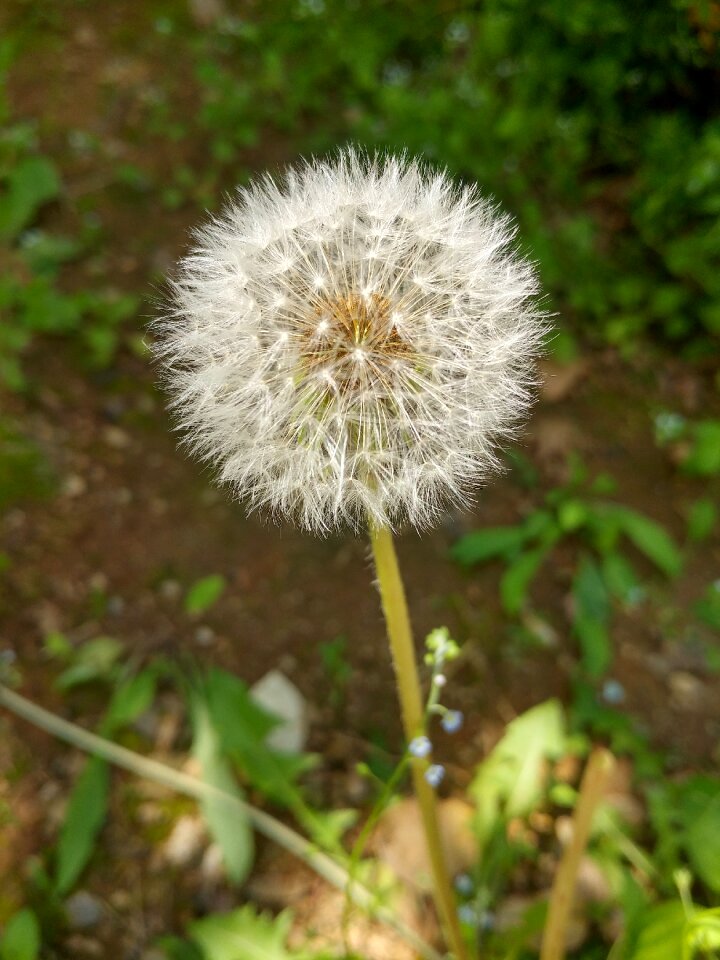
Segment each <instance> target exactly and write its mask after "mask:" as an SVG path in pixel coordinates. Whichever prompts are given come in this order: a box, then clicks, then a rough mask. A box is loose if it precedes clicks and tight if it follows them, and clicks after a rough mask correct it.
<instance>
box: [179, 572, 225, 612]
mask: <svg viewBox="0 0 720 960" xmlns="http://www.w3.org/2000/svg"><path fill="white" fill-rule="evenodd" d="M224 589H225V577H221V576H220V574H217V573H215V574H211V575H210V576H209V577H203V578H202V580H198V581H196V582H195V583H194V584H193V585H192V586H191V587H190V589H189V590H188V592H187V596H186V597H185V612H186V613H189V614H200V613H205V612H206V611H207V610H209V609H210V607H212V606H213V605H214V604H215V603H217V601H218V600H219V599H220V596H221V595H222V592H223V590H224Z"/></svg>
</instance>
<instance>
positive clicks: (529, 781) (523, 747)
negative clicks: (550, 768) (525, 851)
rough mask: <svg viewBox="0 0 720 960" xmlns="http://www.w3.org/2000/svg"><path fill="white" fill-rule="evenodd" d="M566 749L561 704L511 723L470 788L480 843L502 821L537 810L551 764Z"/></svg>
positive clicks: (547, 704)
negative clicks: (547, 770) (547, 763)
mask: <svg viewBox="0 0 720 960" xmlns="http://www.w3.org/2000/svg"><path fill="white" fill-rule="evenodd" d="M564 746H565V725H564V720H563V713H562V708H561V706H560V704H559V702H558V701H557V700H548V701H546V702H545V703H541V704H539V705H538V706H537V707H533V708H532V709H531V710H528V711H527V712H526V713H523V714H522V715H521V716H519V717H517V718H516V719H515V720H513V721H511V723H510V724H508V726H507V729H506V731H505V735H504V736H503V738H502V739H501V740H500V742H499V743H498V744H497V746H496V747H495V749H494V750H493V751H492V753H491V754H490V756H489V757H487V758H486V759H485V760H484V761H483V762H482V763H481V764H480V766H479V767H478V768H477V770H476V773H475V777H474V778H473V781H472V783H471V785H470V795H471V796H472V798H473V800H474V802H475V806H476V810H477V816H476V825H477V829H478V834H479V838H480V842H481V844H484V843H486V842H487V840H488V839H489V837H490V836H491V834H492V833H493V831H494V829H495V828H496V826H497V824H498V823H499V822H506V821H507V820H509V819H511V818H512V817H517V816H524V815H525V814H527V813H529V812H530V811H531V810H532V809H533V808H534V806H535V804H536V803H537V801H538V800H539V798H540V796H541V795H542V788H543V782H544V775H545V764H546V760H547V759H548V758H549V757H556V756H559V755H560V754H561V753H562V751H563V749H564Z"/></svg>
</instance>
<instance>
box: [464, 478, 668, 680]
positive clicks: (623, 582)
mask: <svg viewBox="0 0 720 960" xmlns="http://www.w3.org/2000/svg"><path fill="white" fill-rule="evenodd" d="M611 487H612V481H611V480H610V478H608V477H603V476H601V477H598V478H596V480H595V481H594V482H592V483H590V484H588V483H587V482H586V475H585V471H584V468H583V467H582V466H581V465H580V464H579V463H576V464H575V470H574V476H573V478H572V479H571V480H570V482H569V483H568V484H567V485H566V486H564V487H558V488H556V489H553V490H551V491H550V492H549V493H548V494H547V495H546V496H545V500H544V504H543V505H542V506H539V507H537V508H536V509H535V510H533V511H532V512H531V513H529V514H528V515H527V517H526V518H525V519H524V520H523V521H521V522H520V523H518V524H517V525H515V526H507V527H490V528H488V529H485V530H475V531H472V532H470V533H467V534H465V535H464V536H463V537H461V538H460V539H459V540H458V541H457V543H456V544H455V545H454V546H453V548H452V550H451V555H452V557H453V558H454V559H455V560H456V561H457V562H458V563H460V564H462V565H463V566H466V567H471V566H474V565H475V564H477V563H481V562H485V561H489V560H493V559H499V560H501V561H502V562H503V563H504V566H505V569H504V571H503V574H502V577H501V580H500V599H501V601H502V605H503V609H504V610H505V612H506V613H507V614H508V615H509V616H510V617H517V616H520V615H523V614H525V613H526V612H527V611H528V608H529V607H530V602H531V601H530V592H531V587H532V583H533V581H534V579H535V577H536V576H537V575H538V574H539V573H540V571H541V570H542V569H543V567H544V565H545V563H546V562H548V561H549V559H550V558H551V557H552V554H553V551H554V550H555V549H556V548H557V547H558V545H559V544H561V543H563V544H564V543H567V542H568V541H570V542H571V543H573V544H574V545H577V547H579V552H578V558H577V566H576V569H575V574H574V576H573V580H572V585H571V596H572V600H573V617H572V627H573V633H574V635H575V636H576V637H577V639H578V641H579V644H580V653H581V662H582V665H583V668H584V670H585V672H586V673H587V675H588V676H590V677H592V678H595V679H597V678H599V677H601V676H602V675H603V674H604V673H605V672H606V671H607V670H608V668H609V667H610V664H611V661H612V647H611V641H610V627H611V621H612V606H613V601H615V602H617V603H620V604H622V605H624V606H626V607H632V606H633V605H634V604H636V603H637V602H638V600H639V599H640V597H641V596H642V588H641V585H640V582H639V579H638V576H637V574H636V572H635V569H634V566H633V564H632V562H631V560H630V558H629V556H627V555H626V554H625V552H624V548H625V549H626V547H627V546H628V545H631V546H632V547H633V548H634V549H635V551H636V552H638V553H639V554H641V555H643V556H644V557H645V558H646V559H647V560H649V561H650V562H651V563H652V564H653V565H654V566H655V567H656V568H657V569H658V570H659V571H660V572H661V573H663V574H664V575H665V576H667V577H676V576H677V575H678V574H679V573H680V571H681V569H682V564H683V557H682V554H681V552H680V550H679V548H678V547H677V546H676V544H675V542H674V541H673V539H672V538H671V537H670V535H669V534H668V533H667V532H666V531H665V530H664V528H663V527H662V526H660V525H659V524H658V523H656V522H655V521H654V520H651V519H650V518H649V517H646V516H645V515H644V514H641V513H638V512H637V511H636V510H632V509H630V508H629V507H627V506H624V505H623V504H620V503H615V502H612V501H609V500H605V499H603V498H601V497H600V496H598V494H604V493H606V492H608V491H609V489H611Z"/></svg>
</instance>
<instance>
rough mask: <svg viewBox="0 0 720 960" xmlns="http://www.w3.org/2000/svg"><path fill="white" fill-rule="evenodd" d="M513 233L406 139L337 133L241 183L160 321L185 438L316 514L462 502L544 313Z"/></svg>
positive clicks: (253, 502) (512, 410)
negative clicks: (339, 142) (348, 141)
mask: <svg viewBox="0 0 720 960" xmlns="http://www.w3.org/2000/svg"><path fill="white" fill-rule="evenodd" d="M513 243H514V227H513V225H512V222H511V221H510V219H509V218H508V217H506V216H504V215H502V214H500V213H499V212H498V211H497V209H496V208H495V207H494V205H493V204H492V203H490V202H489V201H487V200H485V199H483V198H482V197H481V196H480V194H479V193H478V191H477V190H476V189H475V188H474V187H462V186H457V185H455V184H454V183H453V182H452V180H451V179H450V178H449V177H448V176H447V174H446V173H444V172H437V171H433V170H430V169H428V168H426V167H424V166H423V165H422V164H420V163H417V162H414V161H410V160H407V159H406V158H404V157H393V156H380V155H378V156H375V157H371V156H368V155H365V154H364V153H362V152H360V151H358V150H355V149H347V150H344V151H342V152H340V153H339V154H337V155H336V156H335V157H334V158H332V159H330V160H313V161H310V162H308V163H305V164H303V165H300V166H297V167H295V168H292V169H290V170H289V171H288V172H287V173H286V175H285V177H284V179H282V180H278V181H276V180H273V179H271V178H270V177H265V178H264V179H262V180H259V181H258V182H256V183H255V184H254V185H252V186H250V187H247V188H242V189H240V190H238V192H237V195H236V197H235V199H234V200H233V201H232V202H231V203H230V204H229V206H228V207H226V209H225V210H224V211H223V212H222V213H221V214H220V215H219V216H218V217H216V218H214V219H212V220H211V221H210V222H209V223H207V224H206V225H205V226H204V227H202V228H201V229H200V230H199V231H198V232H197V234H196V242H195V246H194V248H193V249H192V250H191V252H190V253H189V254H188V256H186V257H185V258H184V260H182V261H181V264H180V267H179V271H178V274H177V277H176V279H175V280H174V281H173V284H172V293H173V299H172V305H171V307H170V309H169V310H168V311H167V314H166V315H165V316H164V317H163V318H161V319H160V320H159V321H157V322H156V324H155V331H156V334H157V340H156V348H155V349H156V354H157V355H158V357H159V359H160V360H161V363H162V365H163V370H164V379H165V382H166V385H167V387H168V390H169V392H170V394H171V398H172V406H173V408H174V411H175V414H176V416H177V420H178V424H179V427H180V428H181V429H182V430H183V431H185V436H186V438H187V442H188V443H189V445H190V446H191V447H192V448H193V449H194V451H195V452H196V453H197V454H198V455H199V456H200V457H201V458H203V459H205V460H207V461H208V462H211V463H213V464H214V465H215V466H216V467H217V468H218V475H219V479H220V480H221V481H222V482H224V483H226V484H228V485H229V486H230V487H231V488H232V490H233V492H234V493H235V494H236V495H237V496H238V497H239V498H244V499H245V500H246V501H247V502H248V503H249V505H250V506H251V507H252V508H268V509H269V510H270V511H271V512H272V513H274V514H276V515H278V516H287V517H290V518H292V519H294V520H296V521H298V522H299V523H300V524H302V525H303V526H305V527H306V528H308V529H311V530H313V531H315V532H327V531H329V530H331V529H333V528H335V527H338V526H341V525H344V524H348V523H349V524H351V525H353V526H358V525H360V524H362V523H364V522H365V521H366V520H367V519H368V518H369V519H370V520H371V521H372V522H373V523H375V524H377V525H388V526H393V527H394V526H397V525H399V524H401V523H403V522H410V523H411V524H413V525H414V526H416V527H418V528H423V527H427V526H429V525H431V524H432V523H433V522H434V521H435V520H436V519H437V518H438V516H439V514H440V513H441V512H442V510H443V509H444V508H445V507H446V506H447V505H449V504H457V505H466V504H468V503H469V502H470V501H471V499H472V496H473V491H474V490H475V489H476V488H477V486H478V485H479V484H481V483H482V482H484V481H485V480H486V479H487V478H488V477H489V475H491V474H492V473H493V472H494V471H495V470H497V468H498V457H497V453H496V450H497V445H498V444H499V443H500V442H502V441H503V440H505V439H507V438H508V437H510V436H512V435H513V433H514V431H515V430H516V428H517V426H518V423H519V422H520V420H521V418H522V416H523V414H524V413H525V411H526V410H527V407H528V405H529V404H530V402H531V401H532V398H533V383H534V368H535V359H536V357H537V355H538V353H539V350H540V346H541V341H542V337H543V334H544V332H545V330H546V327H547V322H546V318H545V316H544V314H543V313H542V311H541V310H539V308H538V306H537V303H536V293H537V281H536V276H535V272H534V270H533V268H532V266H531V265H530V264H529V263H528V262H527V261H525V260H523V259H522V258H521V257H519V256H518V255H517V253H516V252H515V250H514V247H513Z"/></svg>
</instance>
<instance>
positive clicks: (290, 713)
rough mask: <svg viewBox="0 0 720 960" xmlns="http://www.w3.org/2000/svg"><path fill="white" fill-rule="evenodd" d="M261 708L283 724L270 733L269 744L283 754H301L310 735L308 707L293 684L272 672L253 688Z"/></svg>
mask: <svg viewBox="0 0 720 960" xmlns="http://www.w3.org/2000/svg"><path fill="white" fill-rule="evenodd" d="M250 696H251V697H252V698H253V700H254V701H255V703H257V704H258V706H260V707H262V708H263V710H267V712H268V713H272V714H273V715H274V716H276V717H278V718H279V719H280V720H281V721H282V722H281V723H280V724H278V726H277V727H275V728H274V729H273V730H271V731H270V733H269V734H268V737H267V740H266V743H267V745H268V746H269V747H270V748H271V749H273V750H278V751H281V752H283V753H301V752H302V751H303V750H304V749H305V744H306V743H307V736H308V726H309V723H308V706H307V703H306V701H305V698H304V697H303V695H302V694H301V693H300V691H299V690H298V688H297V687H296V686H295V684H294V683H291V681H290V680H288V678H287V677H286V676H285V675H284V674H283V673H280V671H279V670H271V671H270V672H269V673H266V674H265V676H264V677H263V678H262V679H261V680H258V682H257V683H256V684H255V685H254V686H253V687H252V688H251V689H250Z"/></svg>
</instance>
